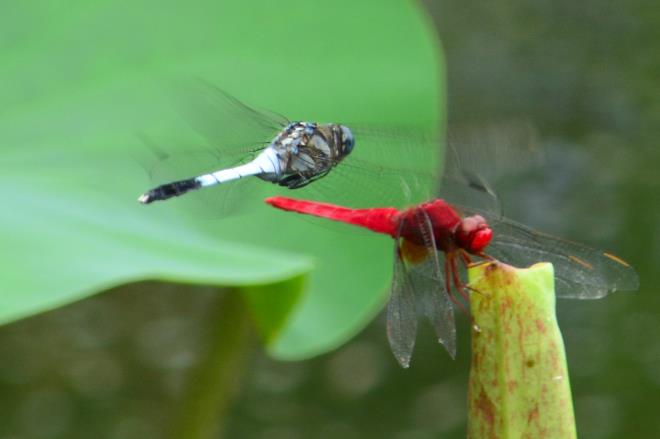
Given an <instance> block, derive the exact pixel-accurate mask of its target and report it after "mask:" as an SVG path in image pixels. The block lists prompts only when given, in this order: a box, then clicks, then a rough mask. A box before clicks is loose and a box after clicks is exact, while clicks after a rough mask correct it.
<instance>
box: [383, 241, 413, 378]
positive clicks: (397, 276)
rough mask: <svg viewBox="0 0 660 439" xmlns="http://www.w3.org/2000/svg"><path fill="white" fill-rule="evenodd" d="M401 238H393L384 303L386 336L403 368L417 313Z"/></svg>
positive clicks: (407, 363) (406, 365)
mask: <svg viewBox="0 0 660 439" xmlns="http://www.w3.org/2000/svg"><path fill="white" fill-rule="evenodd" d="M401 242H402V241H401V238H397V240H396V241H395V244H394V270H393V273H392V292H391V294H390V301H389V302H388V303H387V339H388V341H389V343H390V348H391V349H392V353H393V354H394V357H395V358H396V360H397V361H398V362H399V364H400V365H401V366H402V367H406V368H407V367H408V366H409V365H410V357H412V352H413V349H414V347H415V338H416V336H417V313H416V311H415V306H416V305H415V293H414V291H413V286H412V282H411V281H410V274H409V273H408V270H407V268H406V266H405V264H404V262H403V259H402V257H401Z"/></svg>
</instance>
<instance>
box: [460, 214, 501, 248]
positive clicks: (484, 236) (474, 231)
mask: <svg viewBox="0 0 660 439" xmlns="http://www.w3.org/2000/svg"><path fill="white" fill-rule="evenodd" d="M455 236H456V244H457V245H458V246H459V247H461V248H463V249H465V250H467V251H468V252H470V253H481V252H482V251H483V250H484V249H485V248H486V247H487V246H488V244H489V243H490V240H491V238H492V237H493V231H492V230H491V229H490V227H488V223H486V220H485V219H484V218H483V217H482V216H480V215H473V216H469V217H467V218H463V220H462V221H461V222H460V224H459V225H458V227H457V228H456V234H455Z"/></svg>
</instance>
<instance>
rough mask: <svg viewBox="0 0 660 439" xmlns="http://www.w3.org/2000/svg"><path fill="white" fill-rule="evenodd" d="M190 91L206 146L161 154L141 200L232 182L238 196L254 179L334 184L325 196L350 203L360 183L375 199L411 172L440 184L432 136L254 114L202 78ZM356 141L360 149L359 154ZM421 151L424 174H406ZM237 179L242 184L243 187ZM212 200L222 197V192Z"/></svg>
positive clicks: (191, 118)
mask: <svg viewBox="0 0 660 439" xmlns="http://www.w3.org/2000/svg"><path fill="white" fill-rule="evenodd" d="M190 94H191V95H192V98H190V99H185V104H183V106H187V107H188V108H187V110H188V111H184V113H185V116H186V118H187V120H188V122H190V123H191V125H192V126H193V128H195V130H196V131H197V132H198V133H200V134H201V135H202V136H203V137H204V139H205V142H206V145H205V148H198V149H196V150H192V151H190V150H179V151H175V153H174V154H170V153H160V152H159V154H160V157H158V161H157V162H156V163H155V165H154V166H153V168H154V169H155V170H156V171H157V172H155V173H153V174H156V175H152V179H153V180H155V183H156V184H157V186H156V187H154V188H153V189H151V190H149V191H147V192H145V193H144V194H142V195H141V196H140V197H139V198H138V201H140V202H141V203H143V204H149V203H153V202H155V201H161V200H167V199H170V198H173V197H178V196H181V195H184V194H186V193H188V192H191V191H194V190H197V189H202V188H208V187H212V186H217V185H222V184H224V183H228V182H232V184H231V186H232V190H233V191H234V192H235V191H240V190H242V189H236V187H237V186H240V187H241V188H243V187H245V186H246V183H248V180H254V179H251V178H247V177H257V179H261V180H265V181H268V182H271V183H274V184H276V185H278V186H281V187H285V188H288V189H300V188H305V187H307V186H308V185H309V186H310V187H312V188H314V187H321V185H318V184H310V183H314V182H317V181H319V180H324V181H328V183H327V184H325V185H324V190H322V192H323V191H324V192H325V193H326V194H327V193H332V194H333V195H332V196H327V197H326V198H327V199H329V200H330V199H331V200H332V201H335V202H347V198H348V197H347V196H348V194H349V192H350V191H349V190H347V189H349V188H350V187H352V186H360V187H361V188H362V190H361V193H362V194H366V193H368V189H367V188H366V186H368V185H370V186H371V189H372V195H373V193H374V192H379V194H378V195H381V193H384V192H385V190H384V189H383V184H382V182H384V181H385V182H388V183H387V184H388V185H389V186H390V187H391V184H397V185H398V186H401V184H402V182H401V179H402V177H405V178H407V177H406V175H408V176H412V175H416V176H417V177H420V178H421V176H422V175H424V177H423V178H421V179H420V180H419V182H421V183H420V184H421V186H426V187H429V186H431V185H433V184H434V183H435V181H436V180H435V179H434V177H432V176H431V175H430V174H432V173H435V169H434V167H433V166H431V163H430V162H429V163H428V166H427V163H426V161H428V159H427V158H426V157H425V158H423V159H420V158H419V157H424V156H429V155H430V153H429V150H430V149H431V148H432V149H434V150H438V148H439V143H438V141H437V140H436V139H434V138H433V136H430V135H428V134H426V133H424V134H420V132H419V131H417V132H412V133H411V132H406V133H405V134H401V135H399V134H397V133H395V132H393V130H389V131H388V130H382V129H372V128H365V127H360V126H358V127H355V129H353V130H352V129H351V128H349V127H348V126H346V125H344V124H339V123H325V124H323V123H317V122H304V121H302V122H300V121H299V122H291V121H289V120H288V119H287V118H285V117H283V116H280V115H278V114H275V113H272V112H269V111H263V110H255V109H253V108H251V107H249V106H248V105H246V104H244V103H243V102H241V101H239V100H238V99H236V98H234V97H233V96H231V95H229V94H228V93H226V92H224V91H223V90H221V89H219V88H217V87H215V86H213V85H211V84H208V83H205V82H203V81H200V82H199V83H198V84H196V87H194V88H193V90H192V91H191V93H190ZM190 107H194V108H190ZM192 113H194V114H192ZM356 138H359V141H360V145H361V146H360V148H355V150H354V147H355V143H356ZM370 142H371V143H372V144H371V145H370ZM152 146H153V145H152ZM152 149H156V148H152ZM360 150H361V151H360ZM415 154H416V155H417V162H416V163H417V164H419V163H423V165H422V169H420V167H419V166H418V167H417V169H414V170H413V169H410V167H409V169H406V166H407V164H406V163H408V162H412V161H413V160H412V159H410V160H408V158H409V157H411V156H415ZM349 156H350V160H347V158H348V157H349ZM361 156H362V159H361V158H360V157H361ZM364 157H368V159H367V160H364ZM388 160H389V162H388ZM406 160H408V162H406ZM346 162H350V163H346ZM339 165H341V166H339ZM424 166H425V168H424ZM339 168H341V169H339ZM395 169H396V171H395ZM151 173H152V172H151V170H150V174H151ZM188 173H189V174H188ZM365 173H366V174H368V176H367V177H368V178H366V179H365V178H362V177H365ZM417 177H415V178H417ZM388 179H389V180H388ZM238 180H241V182H240V185H239V181H238ZM358 180H360V181H359V182H358ZM422 180H423V181H422ZM365 181H370V182H371V183H365ZM379 182H380V183H379ZM391 182H394V183H391ZM403 184H404V185H406V186H408V188H410V187H411V186H412V185H411V184H409V182H408V181H405V182H403ZM312 191H314V189H312ZM388 191H390V189H389V188H388ZM226 192H227V193H229V192H231V191H226ZM306 192H309V191H306ZM213 195H214V196H215V195H218V198H221V197H222V195H223V194H219V193H214V194H213ZM315 195H316V194H315ZM239 198H243V199H244V198H246V197H245V196H241V197H239ZM317 198H318V197H317ZM321 198H323V197H321ZM386 198H387V197H386ZM390 198H391V197H390ZM206 199H207V200H208V199H209V197H206ZM358 199H359V197H358ZM360 201H362V202H366V201H369V202H371V201H373V202H376V203H378V202H382V201H383V197H382V196H371V195H367V196H365V197H364V198H362V199H360ZM205 204H208V203H205ZM215 207H216V206H215V205H214V208H215ZM220 208H221V209H222V207H220Z"/></svg>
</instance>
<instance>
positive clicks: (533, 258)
mask: <svg viewBox="0 0 660 439" xmlns="http://www.w3.org/2000/svg"><path fill="white" fill-rule="evenodd" d="M458 209H459V210H461V211H465V209H464V208H458ZM482 215H483V214H482ZM483 216H484V217H485V218H486V220H487V221H488V224H489V225H490V227H491V229H492V230H493V240H492V242H491V244H490V245H489V246H488V248H487V249H486V252H487V253H488V254H489V255H491V256H493V257H495V258H497V259H500V260H502V261H503V262H506V263H509V264H512V265H516V266H522V267H525V266H528V265H531V264H534V263H537V262H551V263H552V264H553V266H554V269H555V279H556V290H557V296H558V297H562V298H572V299H599V298H601V297H604V296H606V295H607V294H608V293H611V292H614V291H634V290H636V289H638V288H639V278H638V276H637V273H636V272H635V270H634V269H633V268H632V267H631V266H630V265H628V263H626V262H625V261H623V260H622V259H620V258H618V257H616V256H614V255H612V254H610V253H607V252H604V251H602V250H596V249H593V248H590V247H587V246H585V245H582V244H579V243H576V242H572V241H568V240H564V239H561V238H557V237H555V236H551V235H547V234H545V233H541V232H536V231H534V230H532V229H530V228H528V227H526V226H524V225H522V224H519V223H516V222H514V221H512V220H509V219H506V218H497V217H494V216H488V215H487V214H486V215H483Z"/></svg>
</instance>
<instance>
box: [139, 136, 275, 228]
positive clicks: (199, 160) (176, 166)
mask: <svg viewBox="0 0 660 439" xmlns="http://www.w3.org/2000/svg"><path fill="white" fill-rule="evenodd" d="M139 137H140V140H141V141H142V143H143V144H144V145H145V147H146V149H147V150H148V151H149V152H150V156H149V157H146V158H143V159H141V160H140V161H142V164H143V167H144V168H145V170H146V171H147V174H148V176H149V180H150V185H151V186H153V187H155V186H158V185H160V184H164V183H169V182H172V181H177V180H182V179H187V178H192V177H195V176H198V175H200V174H204V173H208V172H212V171H216V170H218V169H223V168H227V167H232V166H236V165H239V164H241V163H245V162H246V161H249V160H251V159H252V156H246V155H245V154H233V155H229V154H227V155H224V156H222V157H221V156H220V154H219V153H218V152H217V151H215V150H212V149H195V148H194V146H193V147H191V148H189V149H187V148H180V149H179V150H178V151H177V152H176V153H174V155H170V154H169V153H168V152H166V150H165V149H164V148H163V147H162V146H161V145H160V144H159V143H157V142H156V141H155V140H154V139H151V138H150V137H148V136H146V135H144V134H141V135H140V136H139ZM258 183H261V184H264V182H263V181H261V180H258V179H256V178H245V179H240V180H236V181H232V182H229V183H227V184H223V185H218V186H214V187H211V188H204V189H200V190H198V191H194V192H189V193H187V194H186V195H184V196H182V197H179V198H175V199H172V200H168V202H167V204H168V205H169V206H170V207H172V206H179V207H180V208H181V209H182V210H183V211H185V212H186V213H188V214H191V215H193V216H195V217H197V218H204V219H213V218H221V217H224V216H227V215H230V214H236V213H239V212H241V211H242V210H244V208H245V207H247V206H246V203H245V201H246V200H248V199H250V194H253V193H255V191H256V188H257V185H258ZM146 189H148V188H146V187H145V188H143V190H146Z"/></svg>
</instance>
